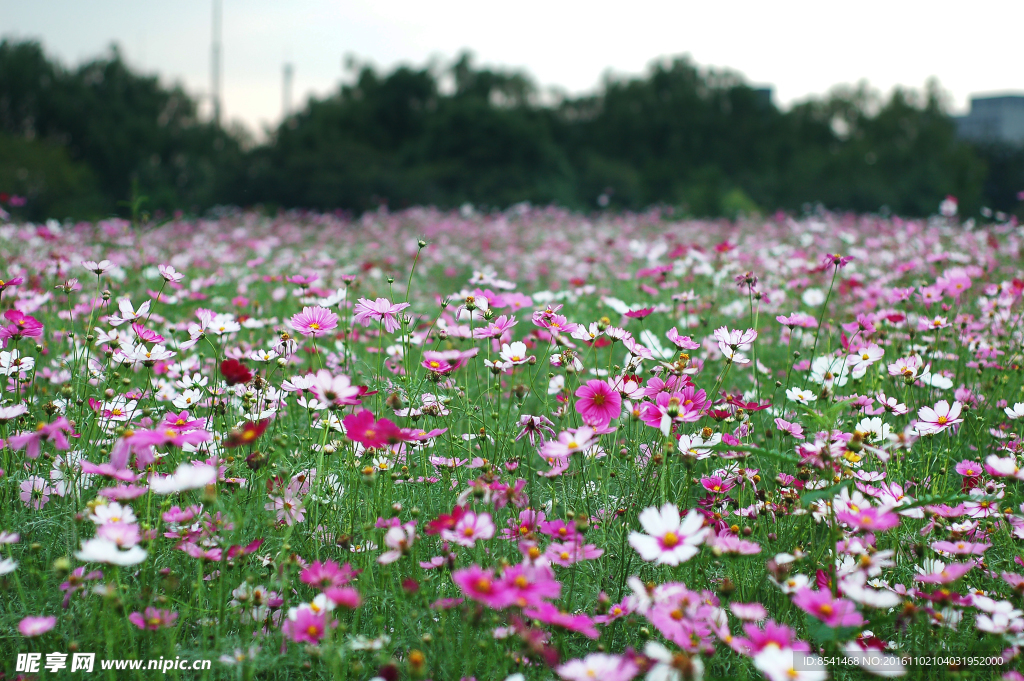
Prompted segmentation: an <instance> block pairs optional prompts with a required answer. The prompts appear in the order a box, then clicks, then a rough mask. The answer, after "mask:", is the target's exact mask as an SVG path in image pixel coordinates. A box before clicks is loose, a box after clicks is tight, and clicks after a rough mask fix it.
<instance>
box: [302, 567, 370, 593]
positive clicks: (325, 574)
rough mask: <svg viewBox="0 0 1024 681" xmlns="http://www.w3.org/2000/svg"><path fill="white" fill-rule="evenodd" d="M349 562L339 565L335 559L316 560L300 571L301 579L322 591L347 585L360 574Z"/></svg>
mask: <svg viewBox="0 0 1024 681" xmlns="http://www.w3.org/2000/svg"><path fill="white" fill-rule="evenodd" d="M359 572H360V571H359V570H353V569H352V566H351V565H349V564H348V563H345V564H344V565H338V564H337V563H335V562H334V561H333V560H328V561H326V562H324V563H321V562H320V561H318V560H314V561H313V564H312V565H310V566H309V567H307V568H306V569H305V570H303V571H302V572H300V573H299V579H301V580H302V581H303V582H305V583H306V584H309V585H310V586H315V587H316V588H318V589H320V590H321V591H326V590H327V589H330V588H334V587H343V586H347V585H348V584H349V583H350V582H351V581H352V580H353V579H354V578H355V577H356V575H358V574H359Z"/></svg>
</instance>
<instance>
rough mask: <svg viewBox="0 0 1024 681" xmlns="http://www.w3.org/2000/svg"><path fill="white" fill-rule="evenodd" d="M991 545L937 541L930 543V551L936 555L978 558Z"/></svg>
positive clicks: (961, 541)
mask: <svg viewBox="0 0 1024 681" xmlns="http://www.w3.org/2000/svg"><path fill="white" fill-rule="evenodd" d="M991 546H992V545H991V544H975V543H974V542H969V541H964V540H962V539H961V540H959V541H956V542H952V541H937V542H933V543H932V549H934V550H935V551H937V552H938V553H946V554H950V555H954V556H972V555H973V556H980V555H982V554H984V553H985V551H986V550H987V549H989V548H990V547H991Z"/></svg>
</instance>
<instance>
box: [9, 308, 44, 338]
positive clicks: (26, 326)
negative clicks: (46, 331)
mask: <svg viewBox="0 0 1024 681" xmlns="http://www.w3.org/2000/svg"><path fill="white" fill-rule="evenodd" d="M4 318H5V319H6V320H7V321H8V322H10V324H8V325H7V326H6V327H4V328H3V329H0V337H2V338H4V339H5V340H6V339H8V338H14V339H18V338H39V337H40V336H42V335H43V325H42V323H40V321H39V320H38V319H36V318H35V317H29V316H28V315H26V314H23V313H21V312H19V311H18V310H8V311H7V312H4Z"/></svg>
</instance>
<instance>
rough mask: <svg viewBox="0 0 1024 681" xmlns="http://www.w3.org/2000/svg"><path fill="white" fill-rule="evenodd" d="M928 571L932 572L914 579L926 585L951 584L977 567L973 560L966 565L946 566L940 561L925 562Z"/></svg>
mask: <svg viewBox="0 0 1024 681" xmlns="http://www.w3.org/2000/svg"><path fill="white" fill-rule="evenodd" d="M925 565H926V568H927V569H930V570H931V572H924V573H921V574H917V575H914V579H915V580H917V581H919V582H924V583H925V584H949V583H950V582H955V581H956V580H958V579H960V578H961V577H963V576H964V575H966V574H967V573H968V572H970V571H971V569H972V568H973V567H974V566H975V562H974V561H973V560H969V561H967V562H966V563H950V564H948V565H947V564H945V563H943V562H942V561H939V560H933V561H925Z"/></svg>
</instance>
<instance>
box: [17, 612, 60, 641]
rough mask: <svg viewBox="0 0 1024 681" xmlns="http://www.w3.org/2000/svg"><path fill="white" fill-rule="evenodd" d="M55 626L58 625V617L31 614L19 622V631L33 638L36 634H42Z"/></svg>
mask: <svg viewBox="0 0 1024 681" xmlns="http://www.w3.org/2000/svg"><path fill="white" fill-rule="evenodd" d="M55 626H57V618H56V617H53V616H49V617H35V616H31V615H30V616H29V617H26V618H24V619H22V620H21V621H20V622H18V631H20V632H21V635H22V636H24V637H25V638H32V637H34V636H42V635H43V634H45V633H46V632H48V631H49V630H50V629H53V628H54V627H55Z"/></svg>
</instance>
